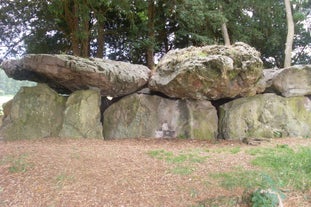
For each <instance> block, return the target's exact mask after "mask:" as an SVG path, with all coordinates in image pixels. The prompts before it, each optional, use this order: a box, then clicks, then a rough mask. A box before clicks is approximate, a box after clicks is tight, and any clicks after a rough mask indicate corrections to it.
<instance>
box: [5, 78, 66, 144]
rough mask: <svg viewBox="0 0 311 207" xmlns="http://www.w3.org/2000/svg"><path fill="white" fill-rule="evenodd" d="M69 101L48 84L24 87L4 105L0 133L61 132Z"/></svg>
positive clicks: (37, 134) (31, 135) (51, 134)
mask: <svg viewBox="0 0 311 207" xmlns="http://www.w3.org/2000/svg"><path fill="white" fill-rule="evenodd" d="M65 101H66V98H65V97H63V96H60V95H58V94H57V93H56V92H55V91H53V90H52V89H50V88H49V87H48V86H46V85H45V84H38V86H35V87H22V88H21V89H20V91H19V92H18V93H17V94H16V95H15V97H14V98H13V100H12V102H11V103H10V104H8V105H6V106H5V107H4V108H5V109H4V112H5V114H4V120H3V125H2V127H1V130H0V136H1V137H3V138H4V139H6V140H15V139H32V138H42V137H55V136H58V133H59V131H60V129H61V125H62V122H63V120H62V118H63V116H62V114H63V110H64V107H65ZM7 113H9V114H7Z"/></svg>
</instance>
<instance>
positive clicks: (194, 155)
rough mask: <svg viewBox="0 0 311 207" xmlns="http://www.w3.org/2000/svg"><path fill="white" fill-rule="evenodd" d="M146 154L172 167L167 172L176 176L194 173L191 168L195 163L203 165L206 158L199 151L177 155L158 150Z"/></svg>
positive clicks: (182, 152)
mask: <svg viewBox="0 0 311 207" xmlns="http://www.w3.org/2000/svg"><path fill="white" fill-rule="evenodd" d="M147 154H148V155H149V156H151V157H152V158H155V159H158V160H164V161H165V162H167V163H169V164H171V165H173V167H172V169H170V170H169V172H171V173H173V174H178V175H189V174H191V173H192V172H193V171H195V167H194V166H193V165H194V164H195V163H203V162H204V161H205V160H206V159H207V158H208V156H205V155H202V152H201V150H199V149H193V150H191V149H189V150H187V151H180V152H178V153H177V154H174V153H173V152H169V151H165V150H163V149H160V150H151V151H148V153H147Z"/></svg>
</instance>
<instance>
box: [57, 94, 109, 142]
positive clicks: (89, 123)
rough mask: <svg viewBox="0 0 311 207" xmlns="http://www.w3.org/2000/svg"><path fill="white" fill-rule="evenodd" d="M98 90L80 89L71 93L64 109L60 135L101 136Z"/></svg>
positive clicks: (74, 136) (78, 136) (77, 136)
mask: <svg viewBox="0 0 311 207" xmlns="http://www.w3.org/2000/svg"><path fill="white" fill-rule="evenodd" d="M100 103H101V97H100V94H99V91H95V90H80V91H76V92H74V93H73V94H71V95H70V96H69V98H68V100H67V102H66V108H65V110H64V122H63V124H62V129H61V131H60V133H59V136H60V137H72V138H103V127H102V123H101V122H100V117H101V114H100Z"/></svg>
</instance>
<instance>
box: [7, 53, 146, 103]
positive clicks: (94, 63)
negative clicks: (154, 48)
mask: <svg viewBox="0 0 311 207" xmlns="http://www.w3.org/2000/svg"><path fill="white" fill-rule="evenodd" d="M1 68H3V69H4V71H5V72H6V74H7V75H8V76H9V77H11V78H14V79H16V80H29V81H35V82H39V83H46V84H48V85H49V86H50V87H51V88H53V89H54V90H56V91H57V92H59V93H64V94H70V93H71V92H74V91H76V90H85V89H99V90H100V94H101V95H102V96H112V97H118V96H124V95H127V94H130V93H133V92H135V91H137V90H139V89H141V88H142V87H143V86H145V85H146V84H147V82H148V79H149V73H150V70H149V69H148V68H147V67H145V66H143V65H135V64H130V63H126V62H120V61H112V60H104V59H98V58H89V59H86V58H80V57H75V56H70V55H46V54H38V55H26V56H24V57H23V58H22V59H19V60H8V61H4V62H3V63H2V65H1Z"/></svg>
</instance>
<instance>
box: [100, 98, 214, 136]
mask: <svg viewBox="0 0 311 207" xmlns="http://www.w3.org/2000/svg"><path fill="white" fill-rule="evenodd" d="M217 122H218V118H217V112H216V109H215V108H214V107H213V106H212V105H211V103H210V102H209V101H188V100H187V101H186V100H171V99H167V98H162V97H160V96H152V95H145V94H133V95H130V96H127V97H125V98H123V99H121V100H120V101H119V102H116V103H114V104H113V105H111V106H110V107H109V108H108V109H107V110H106V111H105V112H104V137H105V138H108V139H112V138H137V137H146V138H150V137H158V138H161V137H167V138H173V137H178V138H197V139H215V138H216V137H217V124H218V123H217Z"/></svg>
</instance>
